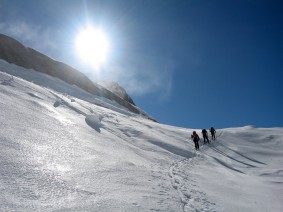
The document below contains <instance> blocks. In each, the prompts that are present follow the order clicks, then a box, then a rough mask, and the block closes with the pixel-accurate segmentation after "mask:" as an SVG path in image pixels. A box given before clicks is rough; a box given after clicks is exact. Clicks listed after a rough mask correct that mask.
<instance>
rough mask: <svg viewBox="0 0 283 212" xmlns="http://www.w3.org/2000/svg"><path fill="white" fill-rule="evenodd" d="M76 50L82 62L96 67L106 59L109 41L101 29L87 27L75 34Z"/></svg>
mask: <svg viewBox="0 0 283 212" xmlns="http://www.w3.org/2000/svg"><path fill="white" fill-rule="evenodd" d="M76 50H77V53H78V55H79V56H80V57H81V59H82V60H83V61H84V62H86V63H88V64H90V65H91V66H93V67H94V68H98V67H99V66H100V65H101V64H102V63H104V62H105V60H106V57H107V53H108V50H109V41H108V38H107V36H106V35H105V34H104V33H103V31H101V30H99V29H94V28H92V27H88V28H85V29H83V30H81V31H80V33H79V34H78V35H77V38H76Z"/></svg>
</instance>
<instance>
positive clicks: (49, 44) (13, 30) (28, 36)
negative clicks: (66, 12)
mask: <svg viewBox="0 0 283 212" xmlns="http://www.w3.org/2000/svg"><path fill="white" fill-rule="evenodd" d="M0 31H1V33H4V34H6V35H8V36H11V37H13V38H15V39H17V40H19V41H20V42H22V43H23V44H24V45H27V46H28V47H32V48H34V49H36V50H39V51H48V50H52V49H56V48H57V45H56V43H55V42H54V41H53V39H52V37H54V36H52V35H54V31H53V30H50V29H49V28H43V27H41V26H37V25H31V24H28V23H26V22H24V21H15V22H7V23H0Z"/></svg>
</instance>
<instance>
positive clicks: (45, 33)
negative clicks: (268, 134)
mask: <svg viewBox="0 0 283 212" xmlns="http://www.w3.org/2000/svg"><path fill="white" fill-rule="evenodd" d="M282 11H283V2H282V1H272V0H265V1H261V0H237V1H230V0H222V1H220V0H215V1H214V0H183V1H182V0H99V1H98V0H96V1H95V0H93V1H91V0H89V1H86V0H85V1H82V0H60V1H55V0H45V1H43V0H42V1H35V0H34V1H32V0H25V1H22V0H0V33H4V34H7V35H9V36H12V37H14V38H16V39H17V40H19V41H20V42H22V43H24V44H25V45H27V46H30V47H32V48H34V49H36V50H38V51H40V52H42V53H44V54H46V55H48V56H50V57H52V58H54V59H56V60H60V61H63V62H65V63H67V64H69V65H71V66H73V67H75V68H77V69H79V70H80V71H81V72H83V73H85V74H86V75H87V76H88V77H90V78H91V79H92V80H94V81H99V80H114V81H117V82H118V83H119V84H121V85H122V86H123V87H124V88H125V89H126V90H127V91H128V93H129V94H130V95H131V96H132V98H133V99H134V101H135V103H136V104H137V105H138V106H139V107H140V108H142V109H143V110H145V111H146V112H147V113H148V114H150V115H151V116H153V117H154V118H156V119H157V120H158V121H160V122H161V123H164V124H169V125H174V126H180V127H188V128H209V127H211V126H214V127H215V128H226V127H237V126H244V125H255V126H258V127H283V112H282V108H283V95H282V93H283V83H282V80H283V13H282ZM87 24H92V25H93V26H95V27H99V28H101V29H103V30H104V32H105V33H106V34H107V35H108V37H109V40H110V43H111V48H110V51H109V55H108V59H107V61H106V63H105V64H104V65H103V66H101V68H100V70H99V71H94V70H92V68H91V67H89V66H88V65H86V64H84V63H83V62H82V61H81V60H80V59H79V57H78V55H77V54H76V50H75V48H74V40H75V37H76V35H77V34H78V33H79V32H80V30H81V29H82V28H83V27H84V26H86V25H87Z"/></svg>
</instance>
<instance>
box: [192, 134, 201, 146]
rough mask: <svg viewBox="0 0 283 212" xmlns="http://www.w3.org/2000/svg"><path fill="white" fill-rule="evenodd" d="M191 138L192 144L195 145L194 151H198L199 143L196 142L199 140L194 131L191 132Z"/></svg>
mask: <svg viewBox="0 0 283 212" xmlns="http://www.w3.org/2000/svg"><path fill="white" fill-rule="evenodd" d="M191 138H192V139H193V141H194V143H195V148H196V150H198V149H199V143H198V141H199V140H200V138H199V136H198V134H197V133H196V131H193V134H192V135H191Z"/></svg>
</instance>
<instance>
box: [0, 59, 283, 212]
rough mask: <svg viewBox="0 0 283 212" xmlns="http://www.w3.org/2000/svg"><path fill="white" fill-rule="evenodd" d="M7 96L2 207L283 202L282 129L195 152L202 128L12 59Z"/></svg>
mask: <svg viewBox="0 0 283 212" xmlns="http://www.w3.org/2000/svg"><path fill="white" fill-rule="evenodd" d="M27 80H28V81H27ZM0 99H1V101H0V190H1V195H0V211H21V212H22V211H107V212H108V211H109V212H110V211H111V212H112V211H119V212H120V211H121V212H124V211H125V212H126V211H128V212H133V211H142V212H144V211H174V212H178V211H180V212H183V211H248V212H251V211H254V212H261V211H272V212H281V211H283V204H282V202H283V195H282V194H283V189H282V188H283V169H282V162H283V153H282V149H283V129H282V128H269V129H264V128H255V127H251V126H247V127H242V128H229V129H216V130H217V140H216V141H212V142H211V143H210V144H205V145H203V143H202V141H201V142H200V144H201V147H200V150H199V151H195V150H194V145H193V142H192V141H191V139H190V135H191V133H192V131H193V130H195V129H185V128H179V127H174V126H168V125H163V124H159V123H156V122H153V121H151V120H149V119H147V118H146V117H145V116H143V115H141V114H137V113H134V112H132V111H131V110H129V109H128V108H127V107H124V106H122V105H120V104H118V103H117V102H115V101H112V100H109V99H107V98H104V97H101V96H97V95H94V94H91V93H88V92H86V91H85V90H83V89H81V88H79V87H77V86H73V85H70V84H68V83H66V82H64V81H62V80H60V79H58V78H54V77H52V76H49V75H46V74H43V73H40V72H35V71H32V70H27V69H25V68H22V67H19V66H16V65H13V64H9V63H7V62H5V61H0ZM196 131H197V132H198V133H200V130H197V129H196Z"/></svg>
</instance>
